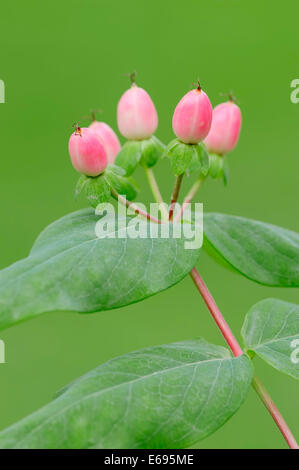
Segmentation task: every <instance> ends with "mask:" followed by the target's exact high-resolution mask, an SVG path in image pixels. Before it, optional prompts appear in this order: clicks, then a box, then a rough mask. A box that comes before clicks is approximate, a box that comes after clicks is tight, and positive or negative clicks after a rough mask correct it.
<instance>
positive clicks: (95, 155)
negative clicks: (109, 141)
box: [69, 127, 107, 176]
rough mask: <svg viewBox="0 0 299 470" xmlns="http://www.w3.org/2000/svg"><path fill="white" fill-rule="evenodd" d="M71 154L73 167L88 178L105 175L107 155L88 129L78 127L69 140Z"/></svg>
mask: <svg viewBox="0 0 299 470" xmlns="http://www.w3.org/2000/svg"><path fill="white" fill-rule="evenodd" d="M69 153H70V157H71V160H72V164H73V167H74V168H75V170H77V171H78V172H79V173H83V174H84V175H87V176H97V175H99V174H100V173H103V171H104V170H105V168H106V166H107V155H106V152H105V149H104V147H103V145H102V144H101V142H100V140H99V138H98V137H97V136H96V134H95V133H94V132H93V131H91V130H90V129H88V128H87V127H82V128H80V127H77V129H76V131H75V132H74V133H73V134H72V135H71V137H70V140H69Z"/></svg>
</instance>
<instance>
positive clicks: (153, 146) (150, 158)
mask: <svg viewBox="0 0 299 470" xmlns="http://www.w3.org/2000/svg"><path fill="white" fill-rule="evenodd" d="M164 150H165V146H164V144H162V142H160V140H159V139H157V137H155V136H154V135H153V136H152V137H151V138H150V139H146V140H143V141H142V148H141V153H142V156H141V160H140V163H141V164H142V165H145V166H147V167H149V168H151V167H152V166H154V165H156V163H157V161H158V160H159V158H161V156H162V155H163V153H164Z"/></svg>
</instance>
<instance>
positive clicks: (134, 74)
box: [125, 70, 137, 85]
mask: <svg viewBox="0 0 299 470" xmlns="http://www.w3.org/2000/svg"><path fill="white" fill-rule="evenodd" d="M136 75H137V72H136V70H134V72H131V73H126V74H125V76H126V77H129V79H130V82H131V85H136V81H135V78H136Z"/></svg>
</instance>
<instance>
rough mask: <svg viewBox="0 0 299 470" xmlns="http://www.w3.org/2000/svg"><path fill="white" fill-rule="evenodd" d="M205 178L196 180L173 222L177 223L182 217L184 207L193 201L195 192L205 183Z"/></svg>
mask: <svg viewBox="0 0 299 470" xmlns="http://www.w3.org/2000/svg"><path fill="white" fill-rule="evenodd" d="M205 179H206V178H205V177H201V178H198V179H197V180H196V181H195V183H194V184H193V186H192V187H191V189H190V191H189V192H188V193H187V196H186V197H185V199H184V202H183V204H182V207H181V210H180V212H179V214H178V215H177V216H176V218H175V222H176V223H177V222H179V221H180V219H181V217H182V215H183V214H184V212H185V209H186V207H187V206H188V204H190V202H191V201H192V200H193V199H194V197H195V195H196V193H197V191H198V190H199V188H200V187H201V186H202V185H203V183H204V181H205Z"/></svg>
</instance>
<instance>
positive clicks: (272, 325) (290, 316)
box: [242, 299, 299, 379]
mask: <svg viewBox="0 0 299 470" xmlns="http://www.w3.org/2000/svg"><path fill="white" fill-rule="evenodd" d="M242 336H243V339H244V343H245V346H246V349H247V350H248V351H253V352H255V353H256V354H257V355H258V356H260V357H261V358H262V359H264V360H265V361H266V362H268V363H269V364H270V365H271V366H273V367H275V368H276V369H278V370H280V371H281V372H285V373H286V374H288V375H291V376H292V377H294V378H295V379H299V305H295V304H290V303H289V302H284V301H282V300H278V299H265V300H262V301H261V302H258V303H257V304H256V305H254V306H253V307H252V309H251V310H250V311H249V312H248V314H247V315H246V318H245V322H244V325H243V328H242Z"/></svg>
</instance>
